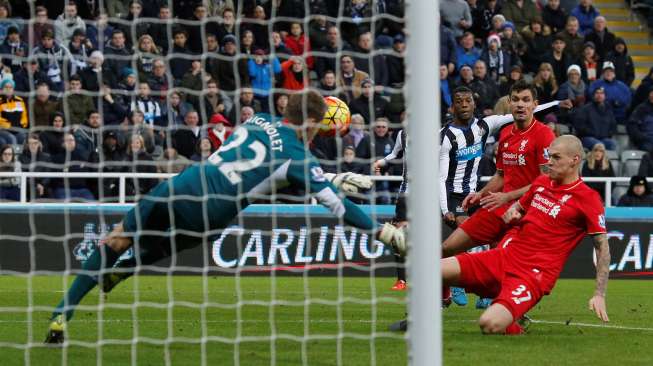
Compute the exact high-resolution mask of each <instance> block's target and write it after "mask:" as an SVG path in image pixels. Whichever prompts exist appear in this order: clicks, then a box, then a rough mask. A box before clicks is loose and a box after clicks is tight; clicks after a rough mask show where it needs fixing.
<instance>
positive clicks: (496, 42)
mask: <svg viewBox="0 0 653 366" xmlns="http://www.w3.org/2000/svg"><path fill="white" fill-rule="evenodd" d="M481 60H483V62H485V65H487V69H488V75H489V77H490V79H492V80H493V81H494V82H495V83H499V81H501V80H506V79H507V76H508V74H509V73H510V68H511V67H512V57H511V56H510V54H509V53H508V52H505V51H504V50H503V49H501V38H500V37H499V36H498V35H496V34H493V35H491V36H489V37H488V38H487V48H486V49H485V50H484V51H483V53H482V54H481Z"/></svg>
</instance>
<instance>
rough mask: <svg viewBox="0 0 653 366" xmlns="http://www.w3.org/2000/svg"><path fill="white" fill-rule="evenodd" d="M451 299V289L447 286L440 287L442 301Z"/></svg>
mask: <svg viewBox="0 0 653 366" xmlns="http://www.w3.org/2000/svg"><path fill="white" fill-rule="evenodd" d="M450 297H451V288H450V287H449V286H442V300H446V299H448V298H450Z"/></svg>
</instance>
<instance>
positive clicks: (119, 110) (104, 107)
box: [100, 84, 129, 125]
mask: <svg viewBox="0 0 653 366" xmlns="http://www.w3.org/2000/svg"><path fill="white" fill-rule="evenodd" d="M100 98H101V99H100V108H101V109H100V110H101V111H102V115H103V117H104V123H105V124H106V125H118V124H120V123H122V122H123V120H124V119H125V117H126V116H127V113H129V104H124V103H123V102H122V97H121V96H118V95H113V94H112V93H111V88H110V87H109V86H108V85H107V84H104V85H103V86H102V89H101V90H100Z"/></svg>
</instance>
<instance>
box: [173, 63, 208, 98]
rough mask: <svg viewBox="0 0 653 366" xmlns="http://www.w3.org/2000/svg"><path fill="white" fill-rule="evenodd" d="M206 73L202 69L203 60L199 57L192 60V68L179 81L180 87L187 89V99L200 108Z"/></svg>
mask: <svg viewBox="0 0 653 366" xmlns="http://www.w3.org/2000/svg"><path fill="white" fill-rule="evenodd" d="M206 76H207V75H206V73H205V72H204V70H202V62H201V61H200V60H198V59H195V60H192V62H191V64H190V69H188V70H187V71H186V73H184V77H183V78H182V79H181V82H180V83H179V88H180V89H181V90H184V91H186V101H187V102H189V103H190V104H192V105H193V106H195V109H197V110H200V108H201V107H202V106H201V105H200V99H201V92H202V89H203V88H204V82H205V81H206V80H207V79H206Z"/></svg>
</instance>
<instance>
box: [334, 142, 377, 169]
mask: <svg viewBox="0 0 653 366" xmlns="http://www.w3.org/2000/svg"><path fill="white" fill-rule="evenodd" d="M342 160H343V161H342V163H340V172H342V173H356V174H364V175H369V174H370V167H369V165H368V164H363V163H360V162H358V161H356V148H355V147H353V146H351V145H347V146H345V148H344V149H343V152H342Z"/></svg>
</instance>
